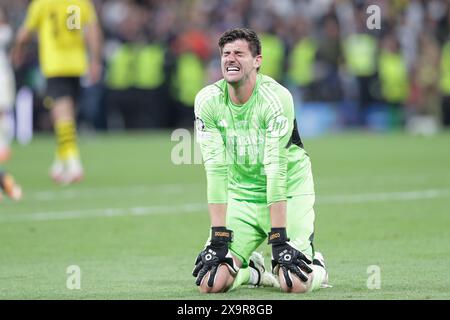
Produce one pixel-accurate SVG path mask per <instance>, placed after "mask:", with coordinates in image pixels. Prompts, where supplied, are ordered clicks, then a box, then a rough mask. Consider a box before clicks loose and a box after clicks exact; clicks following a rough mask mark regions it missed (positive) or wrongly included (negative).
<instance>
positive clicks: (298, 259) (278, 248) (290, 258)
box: [269, 228, 313, 288]
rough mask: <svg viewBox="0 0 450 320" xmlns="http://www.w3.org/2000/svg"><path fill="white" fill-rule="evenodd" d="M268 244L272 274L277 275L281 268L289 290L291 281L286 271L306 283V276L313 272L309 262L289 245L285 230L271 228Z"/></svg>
mask: <svg viewBox="0 0 450 320" xmlns="http://www.w3.org/2000/svg"><path fill="white" fill-rule="evenodd" d="M269 244H272V272H273V273H274V274H278V270H279V268H281V270H282V271H283V275H284V278H285V279H286V285H287V286H288V287H289V288H292V279H291V277H290V275H289V272H288V271H290V272H291V273H293V274H295V275H296V276H297V277H298V278H299V279H300V280H301V281H303V282H306V281H308V274H309V273H311V272H312V271H313V270H312V269H311V268H310V267H309V266H308V264H311V261H310V260H309V259H308V258H307V257H306V256H305V255H304V254H303V253H301V252H300V251H298V250H297V249H295V248H294V247H292V246H291V245H290V244H289V238H288V237H287V235H286V228H272V231H271V232H270V233H269Z"/></svg>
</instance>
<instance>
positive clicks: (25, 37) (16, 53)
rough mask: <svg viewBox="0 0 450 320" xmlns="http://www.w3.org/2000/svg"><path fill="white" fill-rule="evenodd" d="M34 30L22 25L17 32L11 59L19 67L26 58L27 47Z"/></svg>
mask: <svg viewBox="0 0 450 320" xmlns="http://www.w3.org/2000/svg"><path fill="white" fill-rule="evenodd" d="M32 37H33V32H32V31H30V30H28V29H26V28H24V27H21V28H20V29H19V31H18V32H17V36H16V39H15V41H14V45H13V47H12V50H11V61H12V63H13V66H14V67H16V68H17V67H19V66H20V65H21V64H22V63H23V61H24V59H25V49H26V46H27V44H28V43H29V42H30V41H31V39H32Z"/></svg>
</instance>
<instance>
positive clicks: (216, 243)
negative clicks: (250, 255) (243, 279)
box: [192, 227, 238, 288]
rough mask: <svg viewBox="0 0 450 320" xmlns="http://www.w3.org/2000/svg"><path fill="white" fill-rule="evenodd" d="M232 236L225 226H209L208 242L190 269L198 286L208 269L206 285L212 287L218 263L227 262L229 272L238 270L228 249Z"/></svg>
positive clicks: (231, 232)
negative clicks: (209, 237)
mask: <svg viewBox="0 0 450 320" xmlns="http://www.w3.org/2000/svg"><path fill="white" fill-rule="evenodd" d="M232 238H233V231H231V230H228V229H226V228H225V227H212V228H211V240H210V243H209V244H208V245H207V246H206V247H205V249H203V250H202V252H200V254H199V255H198V257H197V259H196V260H195V267H194V270H193V271H192V275H193V276H194V277H196V278H197V280H196V281H195V284H196V285H197V286H200V284H201V282H202V280H203V277H204V276H205V275H206V274H207V273H208V271H210V274H209V279H208V287H210V288H212V287H213V285H214V278H215V276H216V273H217V270H218V268H219V265H221V264H223V263H225V264H227V266H228V269H229V270H230V272H232V273H236V272H237V271H238V267H237V266H236V265H235V263H234V260H233V256H232V255H231V252H230V251H229V250H228V243H229V242H231V241H233V240H232Z"/></svg>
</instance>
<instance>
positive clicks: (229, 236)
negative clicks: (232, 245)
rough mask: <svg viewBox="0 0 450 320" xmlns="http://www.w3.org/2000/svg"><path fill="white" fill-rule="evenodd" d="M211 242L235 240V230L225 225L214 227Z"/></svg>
mask: <svg viewBox="0 0 450 320" xmlns="http://www.w3.org/2000/svg"><path fill="white" fill-rule="evenodd" d="M211 242H233V231H231V230H229V229H227V228H225V227H212V228H211Z"/></svg>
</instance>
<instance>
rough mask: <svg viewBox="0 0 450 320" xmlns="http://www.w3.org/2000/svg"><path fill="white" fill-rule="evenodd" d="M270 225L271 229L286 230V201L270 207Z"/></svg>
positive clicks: (275, 203)
mask: <svg viewBox="0 0 450 320" xmlns="http://www.w3.org/2000/svg"><path fill="white" fill-rule="evenodd" d="M270 223H271V225H272V228H286V201H278V202H274V203H272V204H271V205H270Z"/></svg>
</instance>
